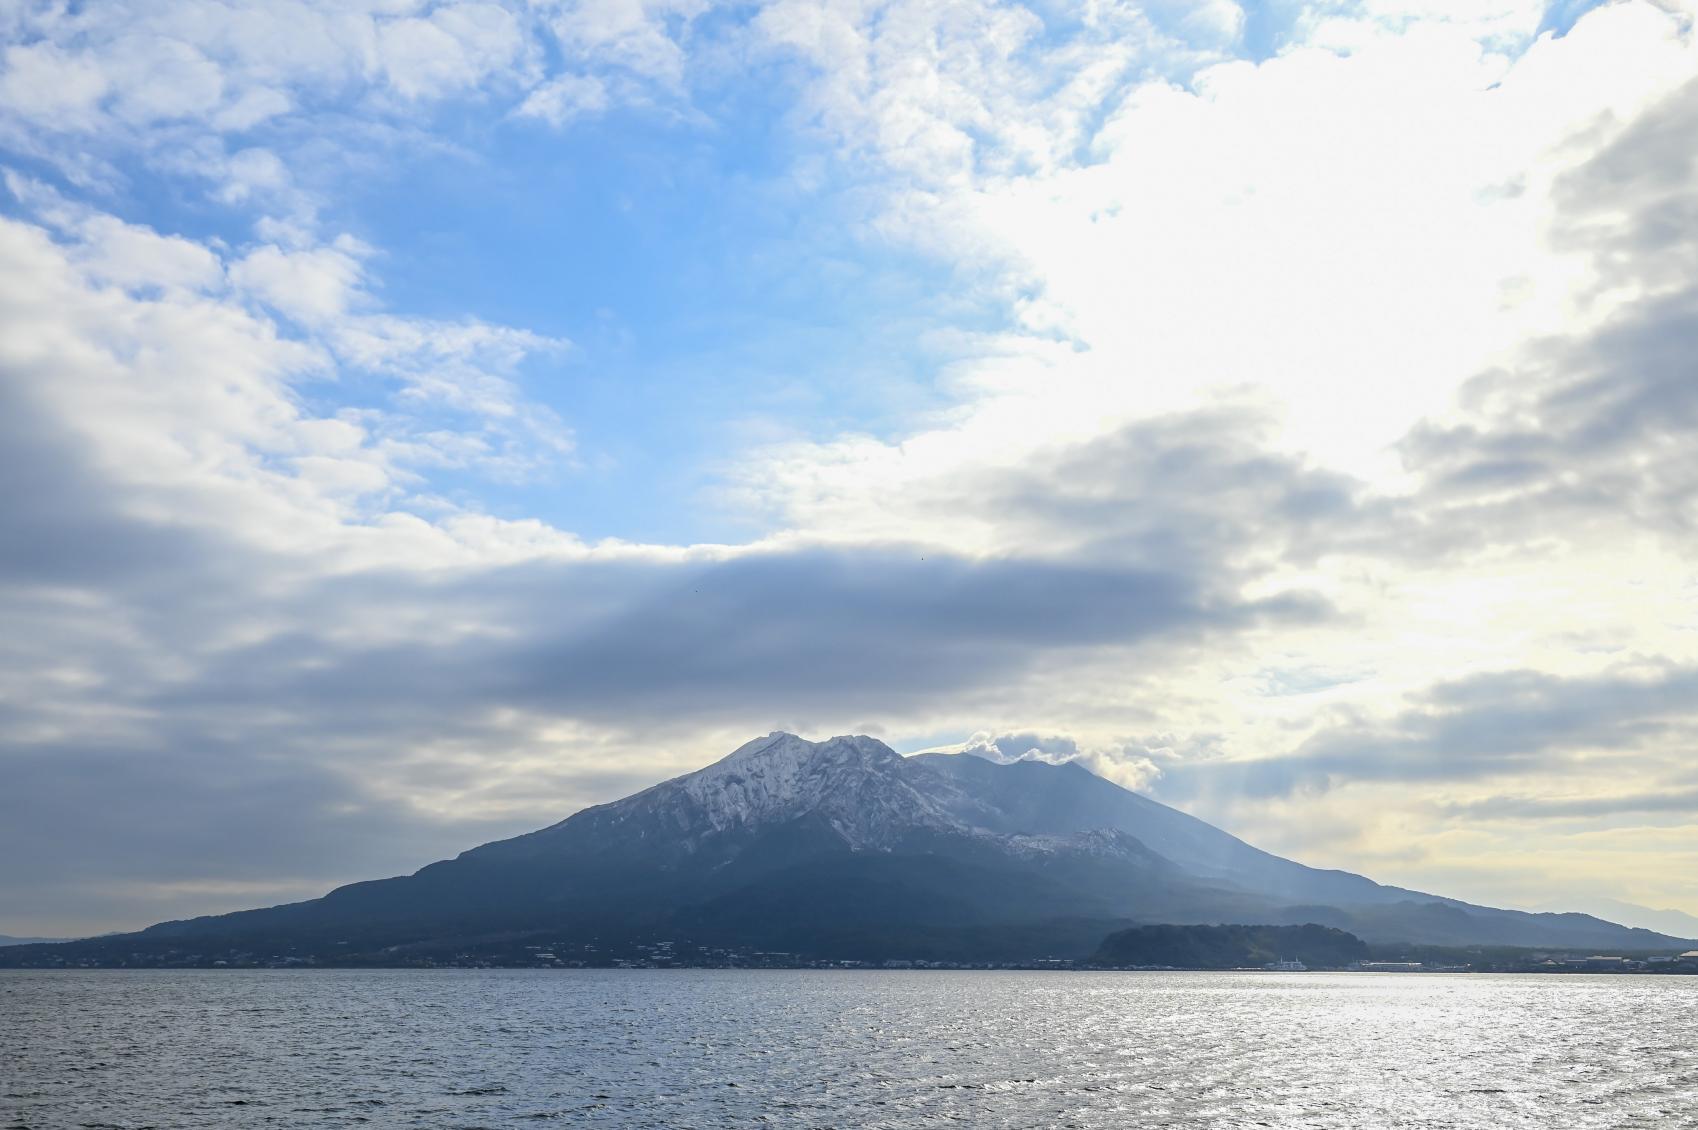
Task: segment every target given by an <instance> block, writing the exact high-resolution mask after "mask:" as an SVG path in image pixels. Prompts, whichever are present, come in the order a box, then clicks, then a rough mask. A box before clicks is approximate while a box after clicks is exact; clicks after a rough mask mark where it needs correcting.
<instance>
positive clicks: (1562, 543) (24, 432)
mask: <svg viewBox="0 0 1698 1130" xmlns="http://www.w3.org/2000/svg"><path fill="white" fill-rule="evenodd" d="M1695 20H1698V0H1618V2H1614V3H1601V4H1593V3H1584V2H1582V3H1575V2H1566V3H1545V2H1541V0H1455V2H1452V0H1357V2H1352V0H1264V2H1262V3H1243V4H1240V3H1235V2H1234V0H1190V2H1183V0H1144V2H1142V3H1139V2H1135V0H1125V2H1123V0H1024V2H1018V0H749V2H745V3H737V4H726V3H716V2H715V0H532V2H530V3H528V4H517V3H514V4H500V3H480V2H464V3H462V2H447V3H435V2H427V0H324V2H322V3H320V2H317V0H268V2H266V3H256V4H247V3H236V2H220V0H162V2H157V3H156V2H149V0H106V2H103V3H100V4H86V3H76V2H66V0H61V2H49V3H40V2H34V0H17V2H14V3H8V4H5V5H0V41H3V44H4V46H3V48H0V174H3V183H0V483H3V484H4V486H5V489H4V491H3V492H0V624H3V625H4V629H5V630H4V631H3V632H0V785H3V787H0V931H4V932H6V933H11V934H29V935H49V936H65V935H72V934H82V933H92V932H99V931H106V930H115V929H130V928H137V927H140V926H143V925H145V924H148V923H151V922H155V921H159V920H162V919H168V918H175V917H183V916H187V915H192V914H200V913H211V912H218V911H225V910H232V909H238V908H242V907H248V906H254V905H266V904H270V903H275V902H279V901H286V900H293V899H299V898H307V897H312V896H315V895H318V894H321V893H323V892H324V891H325V890H327V889H329V888H330V887H333V886H335V885H337V884H340V883H343V882H348V881H353V880H357V879H364V878H371V877H375V876H381V875H391V874H400V873H406V872H409V871H412V870H414V869H416V868H417V867H419V866H422V865H423V864H425V863H427V862H429V861H431V860H434V859H438V858H443V857H447V856H451V855H454V854H456V853H457V852H459V851H461V850H463V849H465V848H467V847H469V846H472V845H474V844H476V843H479V842H483V841H486V840H489V839H493V838H497V837H500V836H505V835H511V834H516V833H519V832H522V831H526V830H529V829H532V828H535V827H539V826H542V825H544V824H548V823H552V822H554V821H556V820H558V819H560V818H562V817H564V816H565V815H567V814H569V813H570V812H572V811H575V810H576V809H578V808H580V807H582V806H585V805H587V804H591V803H597V802H601V801H606V800H611V799H614V798H616V797H618V796H622V795H625V794H627V793H629V792H632V791H635V790H636V789H638V788H641V787H644V786H646V785H648V784H651V783H653V782H655V781H658V780H661V779H663V778H666V777H669V776H673V775H676V774H678V773H682V772H686V771H689V770H691V769H694V768H697V767H699V766H701V765H703V764H706V763H707V762H709V761H712V760H714V759H716V758H718V757H719V756H722V755H723V754H725V753H726V752H728V751H730V750H731V749H732V748H734V747H735V746H737V745H739V744H741V743H742V742H743V741H745V740H747V739H748V738H750V737H752V736H754V735H757V734H762V733H766V732H768V731H771V730H774V729H787V730H792V731H797V732H800V733H802V734H804V735H807V736H810V737H823V736H826V735H830V734H838V733H868V734H873V735H875V736H878V737H880V738H883V739H884V740H886V741H887V742H889V743H890V744H892V745H893V746H894V747H895V748H897V749H899V750H901V751H904V752H913V751H917V750H921V749H929V748H968V749H977V750H981V751H988V750H994V751H996V752H998V753H999V754H1000V755H1002V756H1008V757H1018V756H1038V757H1044V758H1048V759H1065V758H1077V759H1079V760H1081V761H1082V762H1083V763H1084V764H1086V765H1087V766H1089V767H1090V768H1092V769H1094V770H1095V771H1097V772H1099V773H1102V774H1104V775H1105V776H1108V777H1110V778H1112V779H1114V780H1116V781H1119V782H1120V783H1122V784H1125V785H1127V786H1128V787H1133V788H1137V789H1140V790H1142V791H1144V792H1146V793H1147V794H1148V795H1151V796H1153V797H1155V798H1157V799H1159V800H1162V801H1164V802H1166V803H1169V804H1173V805H1176V806H1178V807H1181V808H1184V809H1185V810H1187V811H1190V812H1193V813H1196V814H1197V815H1200V816H1202V817H1204V818H1205V819H1208V820H1210V821H1211V822H1214V823H1216V824H1218V825H1219V826H1221V827H1224V828H1226V829H1228V830H1230V831H1232V832H1234V833H1236V834H1238V835H1240V836H1242V837H1244V838H1246V839H1248V840H1249V841H1250V842H1252V843H1255V844H1256V845H1258V846H1260V847H1264V848H1266V849H1268V850H1271V851H1275V852H1278V853H1280V854H1283V855H1287V856H1290V857H1293V858H1296V859H1299V860H1302V861H1304V862H1307V863H1311V864H1315V865H1320V866H1330V867H1343V868H1347V869H1349V870H1353V871H1357V872H1361V873H1365V874H1368V875H1370V876H1372V877H1374V878H1376V879H1379V880H1380V881H1382V882H1388V883H1396V884H1399V885H1402V886H1407V887H1413V888H1417V889H1422V890H1430V891H1435V892H1440V893H1443V894H1446V895H1451V896H1455V897H1460V898H1466V899H1470V900H1473V901H1478V902H1484V903H1488V904H1491V905H1497V906H1509V907H1546V906H1553V905H1556V906H1564V907H1575V908H1585V907H1588V906H1592V907H1602V906H1616V905H1618V904H1619V902H1627V903H1632V904H1637V905H1641V906H1649V907H1655V908H1672V909H1676V910H1681V911H1685V912H1688V913H1694V914H1698V758H1695V757H1694V753H1693V750H1694V739H1695V737H1698V565H1694V562H1695V561H1698V552H1695V550H1698V459H1695V458H1694V457H1693V451H1694V450H1695V444H1698V369H1695V363H1694V360H1693V358H1694V357H1698V143H1695V142H1698V31H1695V30H1694V22H1695ZM1606 900H1618V901H1617V902H1616V903H1610V902H1607V901H1606Z"/></svg>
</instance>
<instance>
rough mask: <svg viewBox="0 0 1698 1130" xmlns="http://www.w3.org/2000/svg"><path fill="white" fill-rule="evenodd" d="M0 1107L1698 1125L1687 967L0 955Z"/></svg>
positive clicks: (398, 1118)
mask: <svg viewBox="0 0 1698 1130" xmlns="http://www.w3.org/2000/svg"><path fill="white" fill-rule="evenodd" d="M0 1015H3V1016H5V1017H6V1021H7V1022H6V1023H5V1024H0V1064H3V1065H5V1066H4V1068H3V1069H0V1070H4V1075H0V1087H3V1090H0V1126H4V1127H36V1128H39V1127H49V1126H52V1127H57V1126H86V1127H98V1126H112V1127H124V1128H126V1130H133V1128H135V1127H138V1126H147V1125H158V1126H172V1127H179V1126H181V1127H205V1126H228V1125H231V1124H233V1123H235V1122H239V1123H240V1124H241V1125H255V1126H265V1125H270V1126H300V1125H313V1126H356V1125H378V1124H381V1125H386V1126H387V1125H396V1126H408V1125H416V1126H461V1127H468V1128H469V1127H499V1126H513V1125H521V1124H527V1123H540V1122H565V1123H571V1124H574V1125H580V1124H581V1125H592V1126H594V1125H602V1126H645V1125H652V1126H667V1127H704V1128H705V1127H717V1126H735V1125H783V1126H867V1127H909V1126H930V1125H939V1124H949V1123H956V1124H961V1125H968V1126H974V1127H1029V1126H1045V1125H1049V1126H1077V1127H1084V1128H1087V1130H1089V1128H1097V1127H1103V1128H1107V1127H1115V1128H1119V1127H1195V1128H1212V1127H1220V1128H1222V1130H1225V1128H1227V1127H1241V1126H1271V1127H1292V1128H1296V1127H1302V1128H1304V1130H1346V1128H1349V1130H1355V1128H1357V1127H1363V1126H1374V1127H1387V1128H1410V1130H1414V1128H1417V1127H1420V1128H1438V1127H1444V1128H1448V1130H1535V1128H1536V1130H1546V1128H1549V1127H1564V1128H1571V1130H1590V1128H1600V1130H1601V1128H1603V1127H1612V1128H1613V1127H1656V1128H1658V1130H1663V1128H1671V1130H1698V978H1686V979H1680V978H1657V977H1438V976H1424V977H1409V976H1401V977H1400V976H1397V975H1384V976H1375V975H1353V976H1346V975H1339V976H1332V975H1321V974H1309V975H1302V974H1298V975H1266V974H1114V973H1104V974H1055V973H967V972H962V973H930V972H900V973H898V972H892V973H882V972H780V971H767V972H730V971H726V972H691V971H647V972H645V971H606V972H598V971H589V970H586V971H574V972H570V973H564V972H525V971H471V970H442V971H432V972H403V971H387V970H382V971H333V970H312V971H304V970H300V971H298V970H290V971H251V972H250V971H216V972H187V971H183V972H179V971H77V972H36V971H15V972H14V971H7V972H4V973H0Z"/></svg>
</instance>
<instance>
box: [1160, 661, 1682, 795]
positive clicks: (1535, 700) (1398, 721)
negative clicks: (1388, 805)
mask: <svg viewBox="0 0 1698 1130" xmlns="http://www.w3.org/2000/svg"><path fill="white" fill-rule="evenodd" d="M1694 723H1698V670H1694V669H1691V668H1673V669H1659V670H1653V671H1650V672H1643V671H1623V672H1612V673H1608V674H1604V675H1599V676H1595V677H1591V678H1561V677H1556V676H1552V675H1549V674H1546V673H1544V672H1540V671H1529V670H1518V671H1505V672H1496V673H1487V674H1479V675H1471V676H1468V677H1466V678H1463V679H1456V680H1451V681H1447V682H1441V683H1435V684H1433V685H1432V686H1430V687H1428V688H1426V689H1425V690H1424V691H1423V692H1421V693H1420V694H1419V695H1418V696H1414V701H1413V702H1412V703H1411V704H1410V705H1409V706H1408V707H1407V708H1406V709H1404V710H1402V711H1400V712H1398V713H1396V714H1392V715H1389V716H1385V717H1363V718H1355V719H1349V720H1344V721H1341V722H1337V723H1334V724H1332V725H1323V727H1322V728H1321V729H1320V730H1319V731H1318V732H1317V733H1316V734H1314V735H1313V736H1311V737H1309V738H1308V739H1306V740H1305V741H1303V742H1302V743H1301V744H1300V745H1299V746H1298V747H1297V748H1296V749H1294V750H1292V751H1291V752H1290V753H1287V754H1283V755H1279V756H1274V757H1264V758H1258V759H1254V760H1243V761H1237V760H1234V761H1224V760H1223V761H1214V762H1204V763H1199V764H1196V765H1186V766H1175V767H1173V768H1172V769H1170V770H1169V771H1168V773H1167V774H1166V776H1165V778H1164V781H1163V789H1164V791H1165V792H1168V793H1169V794H1171V795H1175V796H1180V795H1188V794H1189V795H1196V794H1197V793H1201V792H1207V791H1217V792H1230V793H1234V794H1237V795H1242V796H1249V797H1280V796H1287V795H1290V794H1292V793H1295V792H1300V791H1310V792H1314V791H1325V790H1327V789H1332V788H1339V787H1343V786H1346V785H1350V784H1356V783H1362V782H1378V781H1402V782H1433V781H1442V782H1466V781H1470V780H1474V779H1483V778H1502V777H1506V776H1509V775H1513V774H1529V775H1534V774H1536V775H1539V776H1541V777H1545V778H1546V779H1548V780H1553V781H1560V779H1561V778H1562V777H1563V776H1564V775H1565V772H1566V771H1568V770H1572V769H1574V768H1576V767H1577V766H1576V764H1575V763H1574V762H1573V761H1572V759H1573V758H1574V756H1575V755H1581V754H1586V755H1591V756H1596V757H1613V758H1618V759H1629V758H1632V755H1634V754H1635V753H1636V752H1638V751H1642V750H1647V749H1650V750H1654V751H1657V753H1658V754H1659V755H1661V754H1662V753H1663V751H1665V750H1667V749H1668V747H1669V740H1668V739H1670V738H1671V737H1676V736H1690V734H1691V733H1692V732H1693V728H1694Z"/></svg>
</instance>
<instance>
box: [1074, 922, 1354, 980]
mask: <svg viewBox="0 0 1698 1130" xmlns="http://www.w3.org/2000/svg"><path fill="white" fill-rule="evenodd" d="M1367 956H1368V945H1367V943H1366V942H1364V941H1362V939H1361V938H1358V937H1357V936H1356V935H1354V934H1347V933H1345V932H1344V931H1343V930H1335V929H1333V928H1332V927H1330V926H1317V925H1315V924H1314V923H1309V924H1308V925H1304V926H1134V927H1132V928H1131V929H1130V930H1120V931H1117V932H1115V933H1113V934H1110V935H1109V936H1108V937H1107V938H1104V939H1103V943H1102V945H1101V946H1100V947H1099V948H1098V949H1097V952H1096V953H1095V954H1094V955H1093V956H1092V958H1091V964H1093V965H1108V966H1129V965H1144V966H1150V965H1159V966H1171V967H1173V968H1175V969H1242V968H1244V967H1246V966H1261V965H1266V964H1268V963H1269V962H1274V961H1282V960H1283V961H1301V962H1302V963H1303V964H1304V965H1307V966H1309V967H1310V968H1313V969H1342V968H1344V967H1346V966H1348V965H1350V964H1352V963H1354V962H1357V961H1361V960H1363V959H1364V958H1366V957H1367Z"/></svg>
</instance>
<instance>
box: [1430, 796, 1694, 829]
mask: <svg viewBox="0 0 1698 1130" xmlns="http://www.w3.org/2000/svg"><path fill="white" fill-rule="evenodd" d="M1443 811H1444V813H1445V814H1446V815H1447V816H1453V817H1458V818H1461V819H1465V820H1535V821H1542V820H1552V819H1564V818H1581V819H1584V818H1589V817H1597V816H1622V815H1657V814H1669V815H1674V816H1682V817H1693V816H1698V788H1675V789H1659V790H1657V791H1655V792H1633V793H1617V794H1609V795H1602V796H1592V797H1536V796H1493V797H1487V798H1486V799H1484V800H1477V801H1470V802H1469V803H1467V804H1450V805H1445V806H1443Z"/></svg>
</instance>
